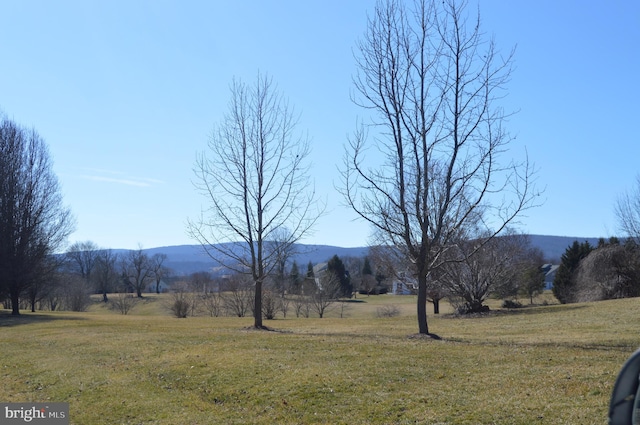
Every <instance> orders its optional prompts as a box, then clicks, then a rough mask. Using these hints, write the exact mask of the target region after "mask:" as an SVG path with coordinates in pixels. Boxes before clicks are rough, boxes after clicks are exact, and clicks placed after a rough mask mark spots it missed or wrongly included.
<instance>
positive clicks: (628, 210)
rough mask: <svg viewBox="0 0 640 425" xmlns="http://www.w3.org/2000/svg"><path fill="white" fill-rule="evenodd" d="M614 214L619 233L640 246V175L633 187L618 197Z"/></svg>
mask: <svg viewBox="0 0 640 425" xmlns="http://www.w3.org/2000/svg"><path fill="white" fill-rule="evenodd" d="M615 214H616V218H617V219H618V228H619V229H620V231H622V232H623V233H624V234H625V235H627V236H628V237H629V238H631V239H633V240H634V241H635V243H636V244H638V245H640V174H639V175H637V176H636V184H635V187H634V188H633V189H632V190H631V191H628V192H626V193H624V194H623V195H621V196H620V197H618V199H617V201H616V204H615Z"/></svg>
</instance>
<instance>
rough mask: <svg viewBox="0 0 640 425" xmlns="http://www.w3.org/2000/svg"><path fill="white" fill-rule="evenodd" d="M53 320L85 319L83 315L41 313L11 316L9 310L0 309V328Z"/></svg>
mask: <svg viewBox="0 0 640 425" xmlns="http://www.w3.org/2000/svg"><path fill="white" fill-rule="evenodd" d="M55 320H86V319H85V318H84V317H70V316H56V315H54V314H43V313H21V314H20V315H19V316H13V315H12V314H11V312H10V311H0V328H8V327H12V326H20V325H29V324H32V323H45V322H52V321H55Z"/></svg>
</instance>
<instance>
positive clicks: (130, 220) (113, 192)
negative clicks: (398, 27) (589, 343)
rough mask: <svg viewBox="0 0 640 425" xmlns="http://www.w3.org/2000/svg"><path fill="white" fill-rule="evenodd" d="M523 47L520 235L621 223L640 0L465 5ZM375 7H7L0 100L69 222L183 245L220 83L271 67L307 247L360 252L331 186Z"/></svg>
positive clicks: (639, 48)
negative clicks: (292, 116)
mask: <svg viewBox="0 0 640 425" xmlns="http://www.w3.org/2000/svg"><path fill="white" fill-rule="evenodd" d="M476 4H478V5H479V8H480V11H481V15H482V19H483V26H484V30H485V31H486V32H487V33H489V34H493V35H494V36H495V38H496V41H497V43H498V46H499V47H500V48H501V49H502V50H504V51H508V50H509V49H510V48H511V47H512V46H514V45H516V44H517V53H516V58H515V65H516V68H517V69H516V71H515V73H514V76H513V79H512V81H511V83H510V85H509V86H508V90H509V97H508V98H507V100H506V101H505V106H506V107H507V108H508V109H518V110H519V111H520V112H519V113H518V114H517V115H516V116H515V117H513V118H512V119H511V120H510V122H509V124H508V127H509V130H510V131H511V132H512V133H513V134H515V135H517V141H516V142H515V143H514V144H513V145H512V149H513V150H512V153H513V155H514V156H515V157H518V158H522V156H523V152H524V149H525V147H526V149H527V151H528V154H529V158H530V159H531V160H532V161H533V162H535V163H536V165H537V166H538V168H539V169H540V172H539V181H538V184H539V185H540V186H543V187H546V192H545V194H544V200H545V203H544V205H543V206H542V207H540V208H537V209H535V210H532V211H529V212H528V214H527V217H524V218H523V219H522V226H521V229H522V230H523V231H525V232H529V233H535V234H547V235H558V236H581V237H597V236H611V235H614V234H616V233H617V226H616V220H615V216H614V214H613V207H614V203H615V200H616V198H617V197H618V196H619V195H620V194H621V193H622V192H624V191H625V190H628V189H630V188H631V187H632V185H633V182H634V179H635V176H636V174H637V173H638V172H640V136H639V135H638V134H639V132H638V129H637V123H638V122H640V118H639V112H640V107H639V106H638V102H639V100H640V81H639V78H638V75H640V66H639V65H640V2H636V1H629V0H612V1H608V2H595V1H591V2H585V1H578V0H572V1H570V0H538V1H498V0H480V1H479V2H475V1H470V6H471V7H472V8H475V6H476ZM373 5H374V1H373V0H370V1H364V0H350V1H344V0H305V1H299V0H287V1H275V0H274V1H268V2H267V1H258V0H243V1H231V0H229V1H201V2H198V1H184V0H181V1H170V0H167V1H135V0H127V1H85V0H79V1H64V0H60V1H55V2H53V1H48V0H43V1H32V0H1V1H0V14H1V15H2V25H0V46H1V49H0V51H1V53H0V70H1V71H0V109H2V110H3V111H4V112H5V113H6V114H7V115H8V116H9V117H10V118H12V119H14V120H15V121H16V122H18V123H20V124H22V125H25V126H29V127H34V128H36V130H37V131H38V132H39V133H40V135H41V136H42V137H43V138H44V139H45V140H46V141H47V143H48V145H49V147H50V150H51V154H52V156H53V159H54V161H55V165H54V170H55V172H56V173H57V175H58V177H59V179H60V182H61V184H62V189H63V194H64V199H65V202H66V203H67V204H68V205H69V206H70V207H71V209H72V211H73V213H74V215H75V217H76V219H77V230H76V232H75V233H74V234H72V235H71V238H70V242H74V241H84V240H91V241H94V242H95V243H97V244H98V245H100V246H102V247H105V248H135V247H136V246H137V245H138V244H141V245H142V246H143V247H145V248H152V247H158V246H167V245H179V244H192V243H196V242H195V241H193V240H191V239H189V237H188V236H187V234H186V231H185V227H186V224H185V223H186V220H187V218H188V217H194V216H196V215H197V214H198V213H199V211H200V206H201V205H202V204H203V202H206V200H204V199H203V198H201V197H200V195H198V194H197V193H196V191H195V190H194V189H193V186H192V183H191V181H192V176H193V174H192V167H193V163H194V160H195V156H196V152H198V151H201V150H203V149H204V148H205V145H206V142H207V139H208V136H209V134H210V132H211V129H212V128H213V125H214V123H216V122H217V121H219V120H220V118H221V117H222V115H223V114H224V113H225V111H226V108H227V102H228V99H229V84H230V82H231V80H232V78H234V77H237V78H240V79H242V80H244V81H247V82H252V81H253V79H254V78H255V76H256V74H257V73H258V71H260V72H262V73H268V74H270V75H271V76H272V77H273V78H274V80H275V82H277V84H278V87H279V89H280V90H281V91H282V92H283V93H284V94H285V96H287V97H288V98H289V100H290V102H291V103H292V104H293V105H295V107H296V109H297V110H298V111H299V112H301V113H302V118H301V121H300V129H301V130H303V131H306V132H308V134H309V136H310V137H311V139H312V147H313V162H314V168H313V170H312V171H313V174H314V176H315V180H316V187H317V191H318V193H319V194H320V195H321V196H322V197H323V198H326V199H327V200H328V208H329V213H328V214H327V215H326V216H325V217H323V218H322V220H321V221H320V222H319V223H318V226H317V228H316V231H315V232H314V234H313V235H310V236H309V237H308V238H306V239H305V240H304V242H306V243H317V244H329V245H338V246H345V247H348V246H362V245H365V244H366V243H367V239H368V234H369V228H368V227H367V225H365V224H364V223H362V222H360V221H357V220H356V221H354V219H355V215H354V214H353V213H352V212H351V211H350V210H349V209H347V208H346V207H343V206H342V205H341V203H342V200H341V198H340V196H339V195H338V194H337V193H335V191H334V189H333V188H334V184H335V183H338V181H339V175H338V171H337V168H336V167H337V164H338V163H340V161H341V158H342V152H343V144H344V143H345V141H346V137H347V135H348V134H349V133H351V132H352V131H353V130H354V128H355V125H356V118H357V117H358V116H359V114H360V115H361V114H362V113H361V112H360V111H359V110H358V109H357V108H356V107H355V106H354V105H352V104H351V102H350V100H349V91H350V89H351V78H352V76H353V75H354V72H355V68H354V60H353V54H352V49H353V46H354V42H355V41H356V39H357V38H359V37H360V36H361V35H362V34H363V32H364V29H365V24H366V14H367V12H368V11H369V12H370V11H371V10H372V8H373Z"/></svg>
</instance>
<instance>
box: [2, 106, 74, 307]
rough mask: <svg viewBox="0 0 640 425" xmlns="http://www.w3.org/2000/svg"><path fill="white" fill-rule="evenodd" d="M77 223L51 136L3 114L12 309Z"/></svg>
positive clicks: (6, 259)
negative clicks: (51, 148)
mask: <svg viewBox="0 0 640 425" xmlns="http://www.w3.org/2000/svg"><path fill="white" fill-rule="evenodd" d="M72 229H73V219H72V216H71V212H70V210H69V209H68V208H66V207H65V206H64V205H63V202H62V194H61V192H60V187H59V185H58V179H57V177H56V175H55V174H54V173H53V169H52V162H51V158H50V156H49V151H48V149H47V145H46V144H45V141H44V140H43V139H42V138H41V137H40V135H38V133H37V132H36V131H35V130H27V129H25V128H22V127H20V126H19V125H17V124H16V123H14V122H13V121H11V120H9V119H8V118H6V117H4V116H3V115H2V114H0V295H2V294H4V295H5V296H6V295H8V296H9V297H10V299H11V305H12V314H14V315H19V314H20V309H19V304H20V298H21V297H22V296H23V295H24V293H25V291H27V290H28V289H29V287H30V286H31V285H33V284H34V283H35V282H36V281H37V280H38V279H41V278H42V277H43V271H44V270H50V267H49V266H48V264H50V263H51V261H49V260H50V256H51V255H52V254H53V253H55V251H56V250H57V249H59V248H60V247H61V246H62V244H63V242H64V241H65V239H66V238H67V236H69V234H70V233H71V231H72Z"/></svg>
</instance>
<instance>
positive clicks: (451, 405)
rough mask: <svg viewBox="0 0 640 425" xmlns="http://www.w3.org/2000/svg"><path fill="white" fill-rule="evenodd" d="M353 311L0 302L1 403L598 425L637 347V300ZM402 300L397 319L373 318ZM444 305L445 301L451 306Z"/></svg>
mask: <svg viewBox="0 0 640 425" xmlns="http://www.w3.org/2000/svg"><path fill="white" fill-rule="evenodd" d="M359 300H361V301H362V302H352V303H348V309H347V310H346V313H345V314H346V317H345V318H339V317H337V315H338V311H337V310H334V311H333V313H332V315H331V317H328V318H324V319H317V318H316V319H303V318H300V319H296V318H295V317H287V319H279V320H274V321H268V322H266V324H268V325H269V326H271V327H273V328H274V329H276V330H278V331H277V332H264V331H252V330H247V329H246V328H247V327H248V326H250V325H251V323H252V320H251V319H250V318H243V319H240V318H209V317H196V318H187V319H175V318H173V317H171V316H170V315H169V314H168V313H166V312H165V310H164V309H163V308H162V307H161V306H162V300H161V299H160V298H155V297H149V298H148V299H147V300H146V301H145V303H144V304H141V305H139V306H138V307H136V309H134V310H133V312H132V313H131V314H130V315H127V316H121V315H118V314H115V313H113V312H111V311H108V310H106V309H103V308H101V307H100V306H98V305H96V306H95V307H92V308H91V309H90V311H89V312H87V313H60V312H54V313H27V312H25V313H24V314H23V316H22V317H20V318H13V317H11V316H9V315H8V312H7V311H3V312H2V313H0V336H1V338H2V345H1V347H2V349H1V350H2V355H1V356H0V373H1V376H2V378H1V379H2V385H1V386H0V401H4V402H25V401H34V402H36V401H52V402H59V401H64V402H69V403H70V415H71V423H73V424H88V425H94V424H171V425H175V424H269V425H271V424H416V423H418V424H602V423H606V415H607V408H608V402H609V397H610V393H611V388H612V385H613V383H614V381H615V378H616V375H617V373H618V371H619V369H620V367H621V365H622V363H623V362H624V361H625V360H626V359H627V357H628V356H629V355H630V354H631V353H632V352H633V351H634V350H635V349H636V348H637V347H638V346H640V332H638V323H640V321H639V320H638V319H639V318H640V303H639V300H638V299H628V300H619V301H607V302H600V303H591V304H576V305H566V306H560V305H552V306H546V307H535V308H526V309H522V310H518V311H514V312H504V313H503V312H500V313H494V314H491V315H489V316H486V317H475V318H454V317H452V316H449V315H442V316H440V317H435V316H433V315H431V316H430V317H429V319H430V327H431V330H432V331H433V332H435V333H437V334H439V335H440V336H441V337H443V340H442V341H433V340H427V339H420V338H411V337H409V336H410V335H412V334H414V333H415V332H416V329H417V326H416V322H415V314H414V310H415V306H414V304H413V303H414V302H415V298H413V297H394V296H391V295H386V296H376V297H373V296H372V297H366V296H365V297H361V298H359ZM385 303H391V304H397V305H398V306H399V309H400V311H401V313H402V314H401V316H399V317H395V318H386V319H381V318H376V317H375V312H376V308H378V307H380V306H381V305H383V304H385ZM443 310H446V311H450V310H448V307H446V306H445V308H443Z"/></svg>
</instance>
